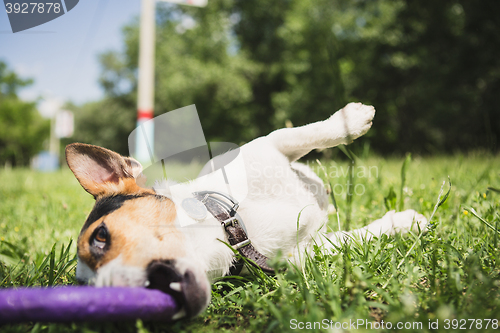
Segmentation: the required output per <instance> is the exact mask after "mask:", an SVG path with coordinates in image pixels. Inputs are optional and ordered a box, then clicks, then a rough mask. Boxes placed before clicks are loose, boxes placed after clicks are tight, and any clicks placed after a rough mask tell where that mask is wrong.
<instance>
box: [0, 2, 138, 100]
mask: <svg viewBox="0 0 500 333" xmlns="http://www.w3.org/2000/svg"><path fill="white" fill-rule="evenodd" d="M3 9H4V8H3V6H0V60H1V61H4V62H6V63H7V65H8V67H9V68H11V69H13V70H14V71H15V72H16V73H17V74H18V75H20V76H21V77H23V78H32V79H33V80H34V84H33V85H31V86H29V87H27V88H23V89H22V90H20V94H19V95H20V97H21V98H22V99H25V100H35V99H37V98H38V97H42V98H43V99H46V100H51V99H52V100H59V101H60V102H65V101H72V102H73V103H76V104H82V103H85V102H87V101H92V100H97V99H99V98H101V97H102V96H103V91H102V89H101V87H100V85H99V83H98V78H99V75H100V70H101V69H100V65H99V61H98V55H99V54H101V53H103V52H105V51H109V50H116V51H119V50H122V49H123V38H122V34H121V28H122V27H123V26H124V25H126V24H128V23H131V22H133V20H135V19H138V17H139V14H140V0H80V1H79V2H78V4H77V5H76V6H75V7H74V8H73V9H72V10H71V11H69V12H67V13H66V14H64V15H62V16H60V17H58V18H56V19H54V20H52V21H49V22H47V23H44V24H42V25H39V26H37V27H34V28H31V29H28V30H25V31H21V32H17V33H12V30H11V27H10V23H9V19H8V16H7V13H6V11H5V10H3Z"/></svg>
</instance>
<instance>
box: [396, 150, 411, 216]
mask: <svg viewBox="0 0 500 333" xmlns="http://www.w3.org/2000/svg"><path fill="white" fill-rule="evenodd" d="M410 162H411V153H408V154H406V158H405V160H404V162H403V165H402V166H401V189H400V191H399V205H398V210H399V211H402V210H403V209H404V207H405V202H404V198H403V190H404V187H405V184H406V169H407V168H408V165H409V164H410Z"/></svg>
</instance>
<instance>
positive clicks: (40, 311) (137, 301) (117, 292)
mask: <svg viewBox="0 0 500 333" xmlns="http://www.w3.org/2000/svg"><path fill="white" fill-rule="evenodd" d="M177 311H178V305H177V303H176V301H175V299H174V298H173V297H172V296H171V295H168V294H165V293H163V292H161V291H159V290H154V289H146V288H125V287H106V288H96V287H89V286H82V287H77V286H67V287H53V288H16V289H13V288H9V289H0V324H14V323H21V322H29V321H32V322H39V321H40V322H58V323H62V322H79V321H80V322H81V321H118V320H133V319H143V320H161V321H171V320H172V316H173V315H174V314H175V313H176V312H177Z"/></svg>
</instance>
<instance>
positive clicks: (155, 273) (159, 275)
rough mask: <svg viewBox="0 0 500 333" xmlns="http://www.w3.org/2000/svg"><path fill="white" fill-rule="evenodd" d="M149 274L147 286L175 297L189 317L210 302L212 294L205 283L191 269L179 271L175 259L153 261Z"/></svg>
mask: <svg viewBox="0 0 500 333" xmlns="http://www.w3.org/2000/svg"><path fill="white" fill-rule="evenodd" d="M147 276H148V286H147V287H148V288H150V289H157V290H160V291H162V292H164V293H167V294H169V295H171V296H172V297H174V298H175V300H176V301H177V302H178V303H179V306H180V307H181V310H184V311H185V313H186V316H188V317H192V316H195V315H197V314H198V313H200V312H201V311H202V310H203V309H204V308H205V306H206V305H207V303H208V298H209V296H210V294H209V293H208V292H207V290H206V287H205V286H204V284H203V283H200V281H198V279H197V278H196V276H195V274H194V273H193V272H192V271H191V270H189V269H186V270H185V271H184V272H179V270H178V269H177V268H176V267H175V261H174V260H154V261H152V262H151V263H150V264H149V265H148V268H147Z"/></svg>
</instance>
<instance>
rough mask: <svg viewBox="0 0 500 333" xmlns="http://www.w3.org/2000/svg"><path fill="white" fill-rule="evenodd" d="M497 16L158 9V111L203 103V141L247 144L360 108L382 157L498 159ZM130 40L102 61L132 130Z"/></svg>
mask: <svg viewBox="0 0 500 333" xmlns="http://www.w3.org/2000/svg"><path fill="white" fill-rule="evenodd" d="M499 9H500V2H495V1H492V0H485V1H480V2H477V3H475V4H474V5H472V4H470V3H469V2H467V1H463V0H443V1H437V2H436V1H431V0H422V1H418V2H417V1H415V0H396V1H395V0H362V1H356V2H352V1H348V0H301V1H298V0H278V1H269V0H255V1H246V0H211V1H210V2H209V4H208V6H207V7H206V8H190V7H186V6H175V5H171V4H163V5H159V8H158V15H157V38H156V40H157V47H156V66H155V68H156V92H155V94H156V96H155V113H156V114H157V115H158V114H161V113H164V112H167V111H170V110H174V109H176V108H179V107H183V106H186V105H189V104H193V103H195V104H196V105H197V107H198V112H199V114H200V119H201V122H202V125H203V129H204V131H205V136H206V138H207V140H208V141H213V140H221V141H232V142H236V143H242V142H246V141H248V140H250V139H252V138H254V137H257V136H260V135H266V134H267V133H269V132H270V131H272V130H274V129H276V128H279V127H283V126H284V124H285V122H286V121H287V120H290V121H291V122H292V123H293V124H294V125H295V126H298V125H303V124H306V123H309V122H313V121H317V120H321V119H325V118H327V117H328V116H330V115H331V114H332V113H334V112H335V111H336V110H338V109H339V108H341V107H342V106H343V105H345V104H346V103H347V102H350V101H361V102H363V103H366V104H372V105H374V106H375V107H376V109H377V115H376V118H375V120H374V124H373V128H372V130H371V131H370V132H369V133H368V134H367V135H366V136H365V137H364V138H362V139H361V140H357V142H359V141H361V143H363V140H365V142H367V141H366V140H369V142H370V144H371V147H372V148H373V149H374V150H375V151H377V152H379V153H382V154H388V153H394V152H396V153H404V152H406V151H413V152H421V153H432V152H443V151H446V152H450V151H453V150H457V149H459V150H468V149H476V148H488V149H492V150H494V149H497V148H498V147H497V146H496V143H497V140H498V136H499V134H500V119H499V118H500V113H499V112H498V111H497V109H496V92H497V91H498V88H500V87H499V85H500V81H499V79H500V74H499V73H500V59H499V57H498V56H497V54H498V50H497V46H496V45H500V35H499V34H498V33H497V31H498V30H500V27H499V22H498V20H497V19H496V17H495V13H496V12H497V11H498V10H499ZM123 31H124V40H125V51H124V52H121V53H118V52H108V53H106V54H104V55H102V56H101V64H102V66H103V75H102V78H101V84H102V85H103V87H104V88H105V90H106V96H107V97H106V98H107V99H109V101H107V102H106V103H108V104H107V105H111V104H112V105H113V108H121V110H122V112H126V113H127V114H130V115H131V116H130V119H132V115H135V100H136V95H135V94H136V93H135V91H136V88H137V79H136V77H137V60H138V44H139V42H138V36H139V33H138V32H139V31H138V24H137V21H135V22H133V23H131V24H130V25H128V26H126V27H125V28H124V30H123ZM109 103H111V104H109ZM127 117H128V116H127ZM103 119H104V118H103ZM127 119H129V118H127ZM88 120H89V121H100V120H99V119H98V118H95V117H94V118H92V117H88ZM133 123H134V122H133V121H132V120H129V121H128V122H127V125H126V126H125V125H124V127H123V130H120V131H119V133H121V134H119V135H124V133H125V132H126V130H125V129H131V128H132V127H133ZM120 126H121V125H120ZM117 135H118V132H117ZM109 139H110V140H111V139H112V138H109ZM114 140H120V141H121V142H126V141H127V140H126V137H120V138H118V137H117V138H114ZM358 144H359V143H358ZM107 146H110V147H111V146H112V144H108V145H107ZM120 149H123V148H120Z"/></svg>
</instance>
